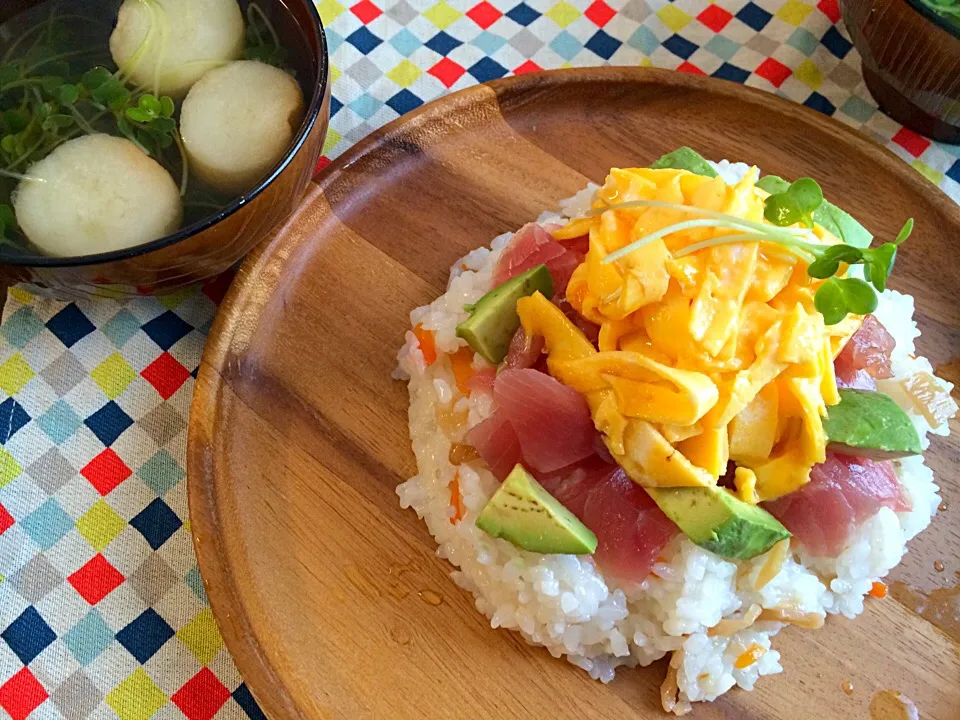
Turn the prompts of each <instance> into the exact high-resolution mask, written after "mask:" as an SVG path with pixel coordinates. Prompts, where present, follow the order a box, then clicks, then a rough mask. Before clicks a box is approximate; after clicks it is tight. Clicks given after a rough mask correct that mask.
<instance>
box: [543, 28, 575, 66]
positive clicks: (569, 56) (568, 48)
mask: <svg viewBox="0 0 960 720" xmlns="http://www.w3.org/2000/svg"><path fill="white" fill-rule="evenodd" d="M550 49H551V50H553V51H554V52H555V53H556V54H557V55H559V56H560V57H562V58H563V59H564V60H566V61H567V62H569V61H571V60H573V58H574V57H576V55H577V53H579V52H580V51H581V50H583V45H582V44H581V43H580V41H579V40H577V39H576V38H575V37H574V36H573V35H571V34H570V33H568V32H567V31H566V30H564V31H562V32H561V33H560V34H559V35H557V36H556V37H555V38H554V39H553V40H551V41H550Z"/></svg>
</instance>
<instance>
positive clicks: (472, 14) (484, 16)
mask: <svg viewBox="0 0 960 720" xmlns="http://www.w3.org/2000/svg"><path fill="white" fill-rule="evenodd" d="M467 17H468V18H470V19H471V20H473V21H474V22H475V23H476V24H477V25H479V26H480V27H482V28H483V29H484V30H486V29H487V28H488V27H490V26H491V25H493V24H494V23H495V22H496V21H497V20H499V19H500V18H501V17H503V13H502V12H500V11H499V10H497V9H496V8H495V7H494V6H493V5H491V4H490V3H488V2H486V0H484V2H482V3H480V4H479V5H474V6H473V7H472V8H470V9H469V10H467Z"/></svg>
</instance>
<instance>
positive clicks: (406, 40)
mask: <svg viewBox="0 0 960 720" xmlns="http://www.w3.org/2000/svg"><path fill="white" fill-rule="evenodd" d="M390 44H391V45H393V49H394V50H396V51H397V52H398V53H400V54H401V55H403V56H404V57H410V56H411V55H412V54H413V53H414V51H416V50H418V49H419V48H420V47H421V46H422V45H423V43H421V42H420V39H419V38H418V37H417V36H416V35H414V34H413V33H412V32H410V31H409V30H407V29H406V28H404V29H403V30H401V31H400V32H398V33H397V34H396V35H394V36H393V37H392V38H390ZM331 54H333V51H332V50H331Z"/></svg>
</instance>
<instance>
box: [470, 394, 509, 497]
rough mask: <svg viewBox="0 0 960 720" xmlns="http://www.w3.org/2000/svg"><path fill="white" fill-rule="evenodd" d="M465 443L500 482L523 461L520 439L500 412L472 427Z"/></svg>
mask: <svg viewBox="0 0 960 720" xmlns="http://www.w3.org/2000/svg"><path fill="white" fill-rule="evenodd" d="M467 442H468V443H469V444H471V445H473V446H474V447H475V448H476V449H477V452H478V453H480V457H482V458H483V461H484V462H485V463H487V466H488V467H489V468H490V472H492V473H493V475H494V477H495V478H497V480H499V481H500V482H503V481H504V479H505V478H506V477H507V475H509V474H510V471H511V470H513V468H514V467H515V466H516V464H517V463H519V462H521V461H522V460H523V455H522V454H521V452H520V439H519V438H518V437H517V433H515V432H514V430H513V426H512V425H511V424H510V422H509V421H508V420H507V415H506V413H504V412H503V411H502V410H496V411H495V412H494V413H493V415H491V416H490V417H488V418H487V419H486V420H484V421H483V422H482V423H480V424H479V425H475V426H474V427H472V428H471V429H470V431H469V432H468V433H467Z"/></svg>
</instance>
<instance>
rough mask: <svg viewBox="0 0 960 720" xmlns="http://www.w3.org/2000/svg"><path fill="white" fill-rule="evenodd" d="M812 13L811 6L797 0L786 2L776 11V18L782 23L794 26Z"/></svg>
mask: <svg viewBox="0 0 960 720" xmlns="http://www.w3.org/2000/svg"><path fill="white" fill-rule="evenodd" d="M812 11H813V6H812V5H807V4H805V3H802V2H799V0H787V2H786V3H785V4H784V5H782V6H781V7H780V9H779V10H777V12H776V16H777V17H778V18H780V19H781V20H783V21H784V22H786V23H790V24H791V25H794V26H796V25H800V24H801V23H802V22H803V21H804V20H806V19H807V15H809V14H810V13H811V12H812Z"/></svg>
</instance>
